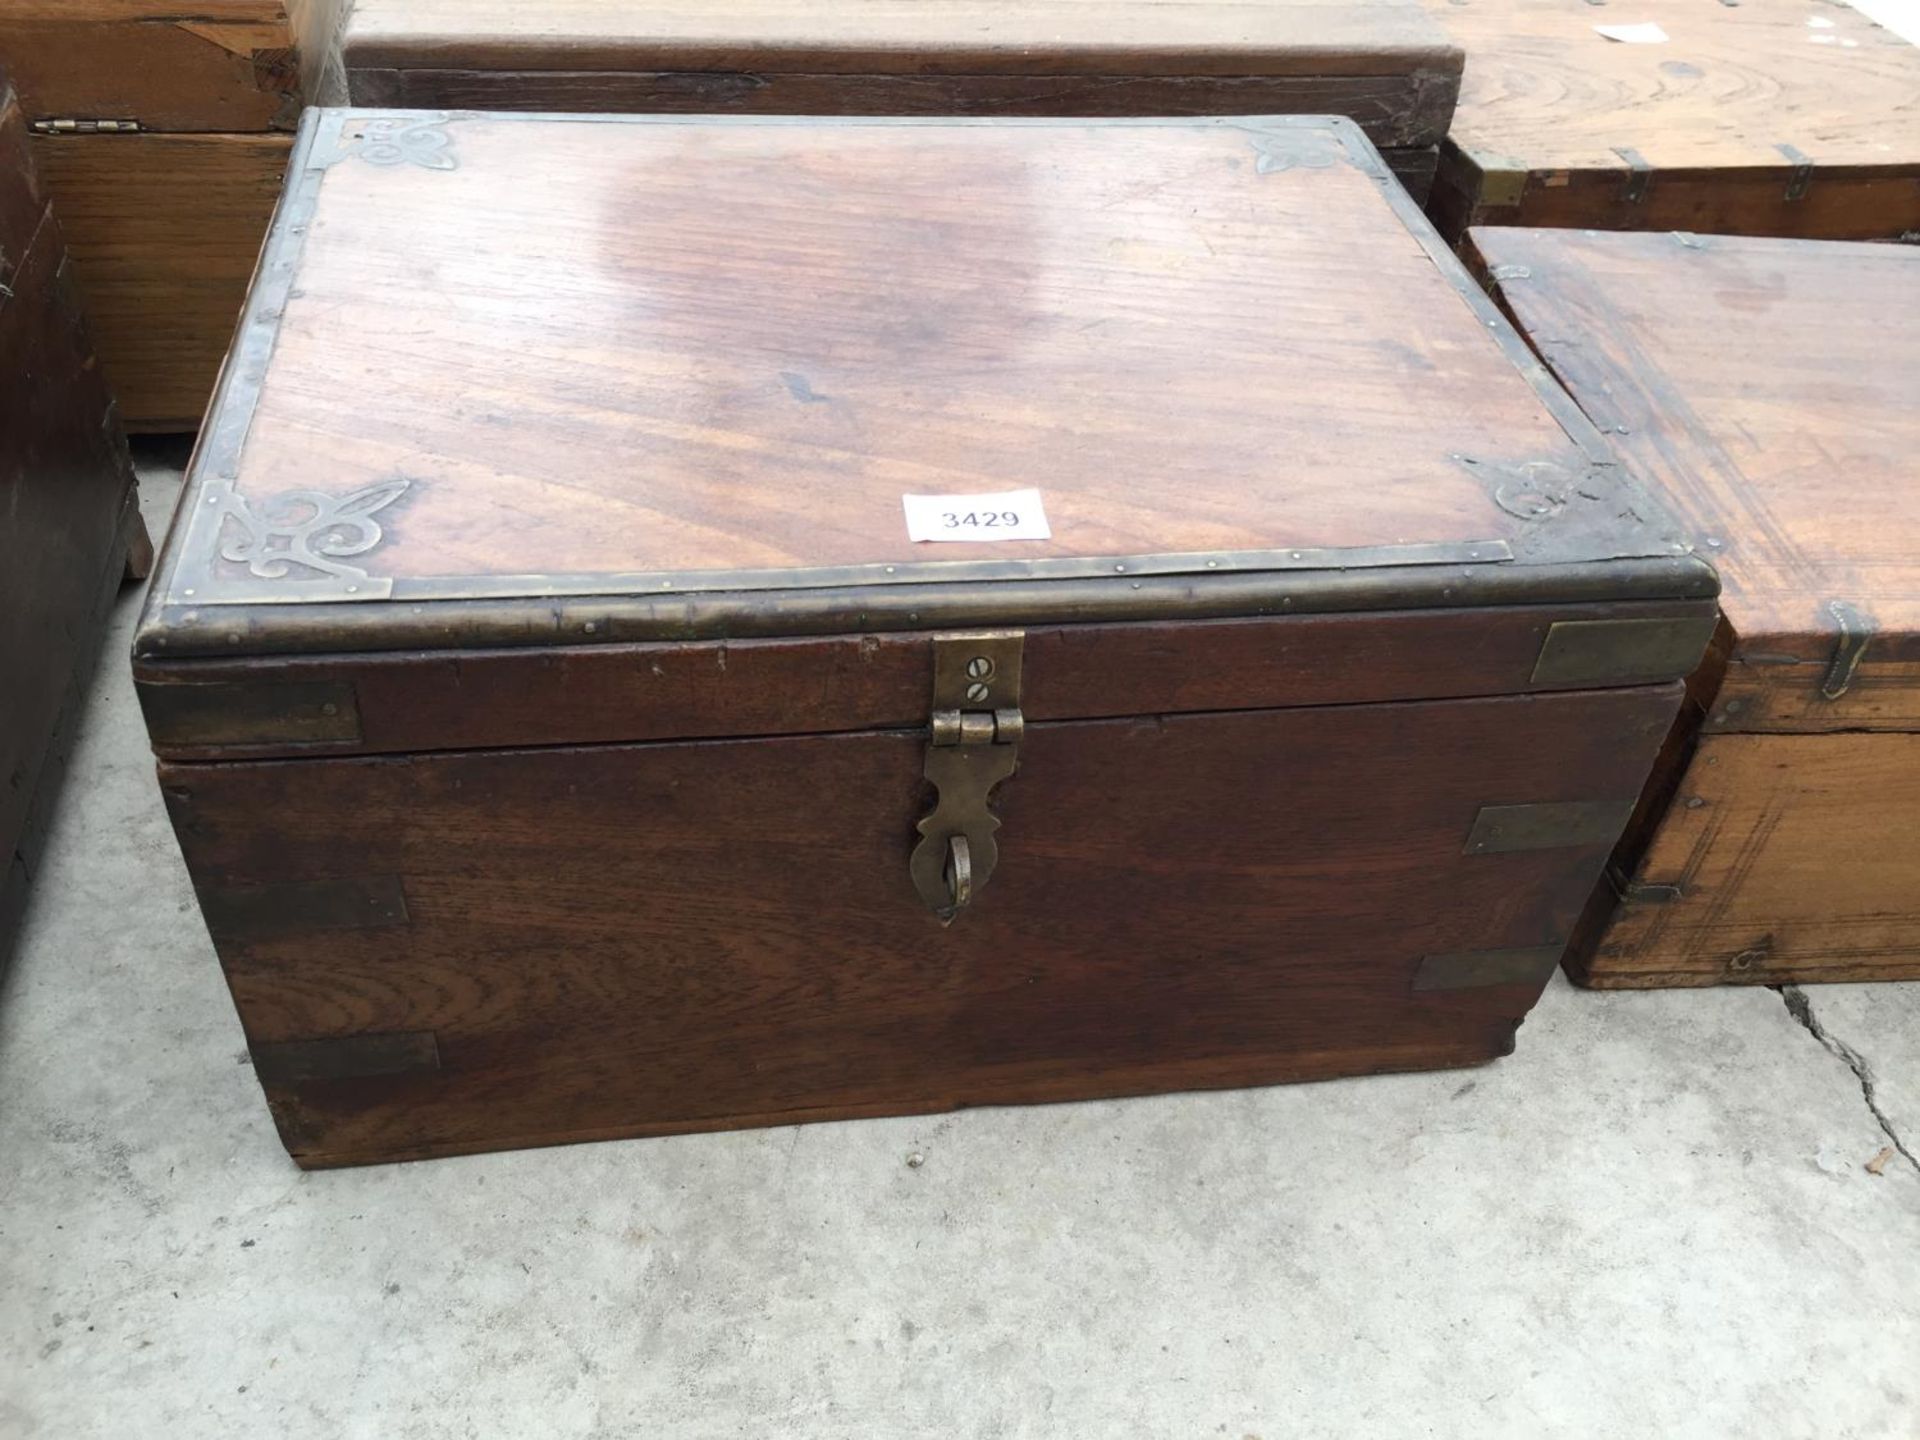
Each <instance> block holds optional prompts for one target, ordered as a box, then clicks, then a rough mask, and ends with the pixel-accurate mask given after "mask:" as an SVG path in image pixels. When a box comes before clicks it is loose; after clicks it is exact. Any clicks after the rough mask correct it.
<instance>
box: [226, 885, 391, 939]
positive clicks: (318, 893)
mask: <svg viewBox="0 0 1920 1440" xmlns="http://www.w3.org/2000/svg"><path fill="white" fill-rule="evenodd" d="M197 893H198V895H199V899H200V913H201V914H202V915H203V916H204V917H205V918H206V922H207V933H208V934H209V935H211V936H212V937H213V938H214V940H215V941H216V942H220V941H238V942H246V941H253V940H277V939H285V938H288V937H291V936H299V935H310V934H312V933H314V932H315V931H321V930H385V929H390V928H393V927H395V926H402V925H406V924H408V923H410V921H409V916H408V914H407V895H406V890H405V888H404V887H403V886H402V885H401V883H400V877H399V876H398V875H373V876H351V877H345V878H336V879H327V880H294V881H286V882H282V883H279V884H270V885H208V886H201V887H198V891H197Z"/></svg>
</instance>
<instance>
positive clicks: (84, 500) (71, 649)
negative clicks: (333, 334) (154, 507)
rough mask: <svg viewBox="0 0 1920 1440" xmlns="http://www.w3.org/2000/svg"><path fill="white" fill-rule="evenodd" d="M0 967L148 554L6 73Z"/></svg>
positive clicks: (0, 295) (0, 352)
mask: <svg viewBox="0 0 1920 1440" xmlns="http://www.w3.org/2000/svg"><path fill="white" fill-rule="evenodd" d="M0 374H4V375H5V376H6V377H7V379H6V383H5V384H4V385H0V777H4V782H5V783H4V784H0V865H4V867H5V868H4V873H0V962H4V959H5V957H6V955H7V953H8V952H9V951H10V950H11V948H12V942H13V937H14V931H15V927H16V925H17V923H18V920H19V916H20V911H21V909H22V907H23V905H24V903H25V899H26V887H27V885H28V883H29V881H30V880H31V878H32V875H33V871H34V868H35V866H36V864H37V861H38V856H39V848H40V844H41V841H42V839H43V837H44V833H45V829H46V824H47V820H48V818H49V816H50V813H51V807H52V804H53V800H54V797H55V795H56V793H57V790H58V780H59V775H60V770H61V765H62V762H63V760H64V758H65V755H66V752H67V749H68V748H69V747H70V746H71V745H72V743H73V731H74V726H75V724H76V723H77V721H78V717H79V702H80V699H81V696H82V691H83V688H84V686H85V684H86V681H87V679H88V677H89V676H90V674H91V673H92V668H93V660H94V656H95V654H96V652H97V649H98V645H99V638H100V630H101V622H102V619H103V612H104V611H105V610H106V608H107V605H108V603H109V602H110V601H111V599H112V598H113V595H114V593H115V591H116V590H117V588H118V586H119V582H120V576H121V571H122V567H123V565H124V563H125V560H126V555H127V550H128V547H129V545H130V544H138V545H139V546H141V547H143V548H144V547H145V545H146V532H145V530H144V529H143V528H142V527H141V524H140V512H139V509H138V507H137V506H136V504H135V499H136V497H135V491H134V480H133V467H132V464H131V462H130V461H129V459H128V456H127V450H126V442H125V440H124V439H123V438H122V437H121V434H120V428H119V424H118V422H117V421H116V419H115V417H114V411H113V401H112V398H111V397H110V396H109V395H108V394H107V391H106V387H105V386H104V385H102V384H101V381H100V375H99V371H98V369H97V367H96V365H95V361H94V357H93V351H92V348H91V346H90V345H89V343H88V338H87V334H86V330H85V327H84V326H83V325H82V323H81V320H80V312H79V307H78V305H77V303H76V302H75V298H74V293H73V285H72V280H71V277H70V275H69V265H68V260H67V253H66V247H65V245H64V243H63V241H62V238H61V232H60V225H59V222H58V219H57V218H56V216H55V215H54V212H53V209H52V206H51V205H50V204H49V202H48V199H47V194H46V190H45V188H44V187H43V185H42V183H41V181H40V179H39V177H38V176H37V174H36V173H35V171H34V169H33V163H32V155H31V153H30V149H29V146H28V144H27V137H26V126H25V122H24V117H23V116H22V115H21V113H20V108H19V105H18V104H17V103H16V101H15V99H14V95H13V91H12V90H11V89H10V88H9V87H8V85H7V82H6V79H5V77H4V76H3V75H0Z"/></svg>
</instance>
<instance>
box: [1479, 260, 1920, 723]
mask: <svg viewBox="0 0 1920 1440" xmlns="http://www.w3.org/2000/svg"><path fill="white" fill-rule="evenodd" d="M1471 242H1472V244H1473V245H1474V247H1475V248H1476V250H1477V252H1478V255H1479V257H1480V260H1481V263H1482V264H1483V265H1484V266H1485V267H1486V268H1487V269H1488V271H1489V273H1490V274H1492V275H1493V276H1494V277H1495V279H1496V283H1497V285H1498V287H1499V293H1500V296H1501V299H1502V301H1503V303H1504V304H1505V305H1506V306H1507V307H1508V309H1509V310H1510V311H1511V312H1512V313H1513V315H1514V316H1515V317H1516V318H1517V320H1518V321H1519V323H1520V326H1521V328H1522V329H1523V331H1524V332H1525V333H1526V334H1527V336H1528V338H1529V340H1530V342H1531V343H1532V344H1533V346H1534V347H1535V349H1536V350H1537V351H1538V352H1539V353H1540V355H1541V357H1542V358H1543V359H1544V360H1545V361H1546V362H1547V364H1548V365H1549V366H1550V367H1551V368H1552V370H1553V372H1554V374H1555V375H1556V376H1557V377H1558V378H1559V379H1560V380H1561V382H1562V383H1563V384H1565V385H1566V386H1567V388H1568V390H1569V391H1570V392H1571V393H1572V395H1573V397H1574V399H1575V400H1577V401H1578V402H1579V404H1580V406H1581V408H1583V409H1584V410H1586V412H1587V413H1588V415H1589V416H1590V417H1591V418H1592V419H1593V420H1594V421H1595V422H1596V423H1597V424H1598V425H1599V426H1600V427H1601V428H1602V429H1603V430H1607V431H1610V432H1612V434H1613V439H1614V444H1615V446H1616V448H1617V449H1618V450H1619V452H1620V453H1621V455H1622V456H1623V457H1624V458H1625V459H1627V460H1628V461H1630V462H1631V463H1632V465H1633V466H1634V467H1635V468H1636V470H1637V471H1638V472H1639V473H1640V474H1641V475H1642V476H1643V477H1645V478H1647V479H1649V480H1650V481H1652V482H1653V484H1654V485H1655V487H1656V488H1657V489H1658V491H1659V492H1660V494H1661V497H1662V499H1663V500H1664V501H1665V502H1666V503H1667V504H1668V506H1669V507H1670V508H1671V509H1673V510H1674V511H1675V512H1676V513H1677V514H1678V515H1679V516H1680V518H1681V521H1682V523H1683V524H1684V526H1685V527H1686V529H1687V532H1688V535H1689V537H1690V538H1691V539H1692V541H1693V543H1694V544H1695V545H1697V546H1698V547H1699V548H1700V550H1701V551H1702V552H1703V553H1707V554H1710V555H1711V556H1712V557H1713V560H1714V563H1715V565H1716V566H1717V568H1718V569H1719V571H1720V580H1721V607H1722V609H1723V610H1724V612H1725V614H1726V616H1727V620H1728V623H1729V626H1730V627H1731V632H1732V644H1731V646H1730V649H1729V656H1728V658H1729V668H1728V674H1727V678H1726V681H1725V686H1726V691H1725V693H1724V694H1723V695H1722V696H1721V697H1720V698H1719V699H1718V700H1717V701H1716V702H1715V703H1714V704H1713V705H1712V706H1710V709H1709V720H1708V724H1709V725H1710V727H1711V728H1714V729H1732V730H1745V729H1749V728H1766V729H1793V730H1801V729H1805V730H1841V729H1859V728H1893V729H1902V728H1913V727H1914V725H1915V721H1916V717H1920V486H1916V485H1915V483H1914V456H1915V455H1916V454H1920V250H1915V249H1913V248H1911V247H1908V246H1898V245H1848V244H1837V243H1814V242H1803V241H1792V240H1764V239H1749V238H1741V237H1730V236H1690V237H1686V238H1675V237H1674V236H1671V235H1583V234H1579V233H1576V232H1564V231H1540V230H1530V229H1506V228H1487V229H1481V230H1476V231H1475V232H1474V233H1473V236H1472V237H1471Z"/></svg>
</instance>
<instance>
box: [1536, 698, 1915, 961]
mask: <svg viewBox="0 0 1920 1440" xmlns="http://www.w3.org/2000/svg"><path fill="white" fill-rule="evenodd" d="M1916 814H1920V735H1911V734H1884V735H1860V734H1849V735H1707V736H1703V737H1702V738H1701V739H1700V742H1699V748H1698V749H1697V751H1696V752H1695V753H1694V756H1693V759H1692V762H1691V764H1690V765H1689V766H1688V767H1687V770H1686V773H1685V775H1684V777H1683V778H1682V779H1681V781H1680V783H1679V786H1678V788H1677V791H1676V799H1675V803H1674V805H1673V806H1672V808H1670V809H1669V810H1668V811H1667V813H1666V818H1665V821H1664V823H1663V824H1662V825H1661V826H1660V828H1659V830H1658V832H1657V833H1656V834H1655V836H1654V837H1653V840H1652V844H1651V846H1650V847H1649V848H1648V850H1647V852H1646V855H1645V858H1644V859H1643V860H1641V862H1640V863H1639V865H1638V866H1637V868H1635V869H1634V870H1633V871H1632V872H1631V874H1630V878H1629V879H1628V880H1627V882H1626V884H1625V885H1624V887H1623V891H1624V893H1623V895H1622V897H1621V899H1620V901H1619V905H1618V908H1617V910H1616V911H1615V912H1614V916H1613V923H1612V925H1611V927H1610V928H1609V929H1608V930H1607V932H1606V934H1605V936H1604V937H1603V938H1602V939H1601V940H1600V941H1599V943H1598V945H1597V948H1595V950H1594V951H1593V953H1592V954H1591V956H1590V957H1588V956H1584V955H1580V954H1578V953H1576V954H1575V955H1572V956H1570V957H1569V962H1568V963H1569V969H1570V971H1571V972H1572V973H1573V974H1574V975H1575V978H1576V979H1579V980H1580V981H1581V982H1582V983H1584V984H1587V985H1593V986H1598V987H1602V988H1608V989H1613V988H1631V987H1640V986H1664V985H1719V984H1752V985H1782V984H1799V983H1802V982H1806V981H1822V980H1913V979H1920V939H1917V938H1916V937H1920V885H1916V883H1915V877H1916V875H1920V840H1916V833H1915V827H1914V823H1913V820H1914V816H1915V815H1916Z"/></svg>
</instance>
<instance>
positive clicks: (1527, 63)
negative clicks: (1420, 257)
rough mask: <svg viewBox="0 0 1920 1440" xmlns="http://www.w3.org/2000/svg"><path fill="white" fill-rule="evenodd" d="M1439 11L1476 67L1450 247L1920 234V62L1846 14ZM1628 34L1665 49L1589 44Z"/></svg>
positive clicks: (1713, 7)
mask: <svg viewBox="0 0 1920 1440" xmlns="http://www.w3.org/2000/svg"><path fill="white" fill-rule="evenodd" d="M1427 9H1428V10H1429V12H1430V13H1431V14H1432V15H1433V17H1434V18H1435V20H1436V21H1437V23H1439V25H1440V26H1441V27H1442V29H1444V30H1445V31H1446V32H1447V34H1448V35H1449V36H1450V37H1451V38H1452V39H1453V40H1454V41H1456V42H1457V43H1458V44H1460V45H1461V47H1462V48H1463V49H1464V50H1465V51H1466V52H1467V56H1468V60H1467V66H1466V72H1465V78H1464V81H1463V84H1462V88H1461V96H1460V107H1459V112H1458V115H1457V116H1456V118H1455V121H1454V125H1453V129H1452V133H1451V137H1450V140H1449V143H1448V145H1447V147H1446V151H1447V153H1446V154H1445V156H1444V157H1443V159H1442V163H1441V169H1440V175H1439V178H1438V181H1437V183H1436V187H1435V193H1434V199H1433V202H1432V208H1433V213H1434V216H1435V218H1436V220H1437V221H1438V222H1439V223H1440V226H1441V228H1442V230H1443V231H1444V232H1445V233H1447V234H1448V235H1449V236H1458V235H1459V234H1461V233H1462V232H1464V230H1465V229H1466V228H1467V227H1468V226H1469V225H1474V224H1489V223H1490V224H1502V225H1506V224H1519V225H1551V226H1582V227H1592V228H1599V229H1633V230H1695V231H1701V232H1734V233H1748V234H1761V235H1792V236H1808V237H1815V238H1829V239H1877V238H1891V237H1894V236H1897V235H1899V234H1900V233H1902V232H1903V231H1906V230H1913V229H1920V48H1916V47H1914V46H1913V45H1910V44H1908V43H1907V42H1906V41H1904V40H1902V39H1901V38H1900V37H1898V36H1897V35H1894V34H1892V33H1890V32H1888V31H1886V30H1884V29H1882V28H1880V27H1879V26H1877V25H1875V24H1873V23H1872V22H1871V21H1869V20H1867V19H1866V18H1865V17H1864V16H1862V15H1861V14H1860V13H1859V12H1858V11H1856V10H1854V9H1852V8H1850V7H1848V6H1846V5H1819V6H1808V5H1805V4H1801V3H1798V0H1741V3H1740V4H1738V5H1725V4H1699V3H1694V0H1648V3H1644V4H1639V5H1636V6H1634V7H1633V10H1632V13H1631V14H1628V13H1626V12H1625V11H1616V10H1615V9H1611V8H1609V9H1597V8H1596V7H1595V6H1594V5H1592V4H1589V3H1588V0H1427ZM1629 22H1633V23H1638V22H1653V23H1656V24H1658V25H1659V26H1660V27H1661V28H1662V30H1663V31H1664V32H1665V33H1666V35H1667V36H1668V40H1667V41H1666V42H1665V43H1660V44H1648V45H1633V44H1619V43H1616V42H1614V41H1611V40H1608V39H1605V38H1604V37H1602V36H1601V35H1599V34H1597V33H1596V32H1595V30H1594V27H1595V26H1596V25H1604V24H1620V23H1629ZM1782 147H1786V149H1785V150H1783V148H1782ZM1622 152H1628V153H1626V154H1623V153H1622ZM1789 152H1791V153H1789ZM1796 157H1799V158H1796ZM1802 160H1804V162H1805V163H1806V164H1808V165H1810V166H1811V169H1810V170H1809V171H1808V172H1807V174H1806V175H1805V177H1804V182H1805V183H1804V184H1803V185H1796V183H1795V181H1796V169H1797V167H1798V166H1799V165H1800V164H1801V163H1802ZM1636 165H1644V166H1645V167H1647V169H1646V172H1645V183H1644V189H1643V193H1640V194H1638V195H1637V198H1636V196H1635V194H1634V192H1635V190H1636V189H1639V188H1640V182H1636V181H1634V180H1633V174H1634V170H1635V167H1636ZM1790 190H1793V191H1795V192H1796V193H1794V194H1789V191H1790Z"/></svg>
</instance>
